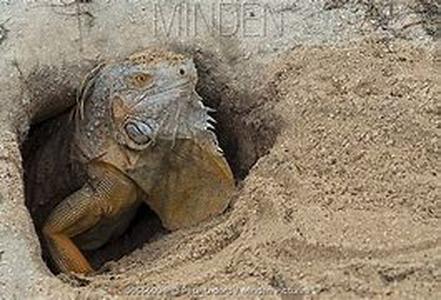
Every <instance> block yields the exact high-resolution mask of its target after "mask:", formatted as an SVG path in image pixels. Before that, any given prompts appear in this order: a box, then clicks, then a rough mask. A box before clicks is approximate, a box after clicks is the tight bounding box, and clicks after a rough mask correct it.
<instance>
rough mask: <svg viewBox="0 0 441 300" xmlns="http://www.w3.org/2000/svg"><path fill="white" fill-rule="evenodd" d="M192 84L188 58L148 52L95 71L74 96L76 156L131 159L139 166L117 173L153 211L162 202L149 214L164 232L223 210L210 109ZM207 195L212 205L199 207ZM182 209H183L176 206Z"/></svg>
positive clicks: (221, 164) (223, 178) (221, 162)
mask: <svg viewBox="0 0 441 300" xmlns="http://www.w3.org/2000/svg"><path fill="white" fill-rule="evenodd" d="M196 82H197V71H196V68H195V65H194V63H193V60H192V58H191V57H188V56H186V55H183V54H177V53H174V52H169V51H165V50H157V49H150V50H144V51H141V52H138V53H135V54H133V55H131V56H129V57H128V58H126V59H123V60H120V61H115V62H109V63H106V64H103V65H100V66H98V67H97V68H96V69H95V70H93V71H92V72H91V73H90V75H89V76H88V78H86V80H85V83H84V84H83V86H82V89H81V93H80V97H79V105H78V113H77V140H78V142H77V143H78V144H80V148H82V149H81V150H82V153H83V155H84V156H86V158H87V159H88V160H93V159H96V158H98V157H102V156H105V159H106V162H107V163H109V162H110V163H112V164H114V165H115V166H117V167H118V168H120V169H123V168H124V167H121V166H124V164H125V162H123V163H121V160H124V159H125V158H126V157H127V158H128V161H130V157H132V158H133V157H136V158H135V159H132V160H134V161H138V162H139V163H137V164H135V166H134V167H133V168H131V169H130V171H127V170H125V171H127V174H129V176H133V177H134V180H135V181H136V182H137V183H138V184H139V185H140V186H141V187H142V186H148V188H146V189H147V190H148V191H147V192H148V193H149V192H151V193H152V195H153V198H155V199H156V200H154V201H157V202H155V203H156V204H153V206H155V205H159V204H158V203H159V202H161V201H162V202H161V204H160V205H161V208H160V209H159V208H158V209H157V210H161V212H159V215H160V217H162V220H163V221H164V220H167V219H169V220H171V221H170V222H169V224H171V225H170V226H169V227H170V228H177V227H181V224H184V223H191V222H190V221H192V220H191V218H192V217H193V219H194V220H195V221H197V219H202V217H203V216H204V215H208V214H213V213H212V212H210V211H214V212H216V211H219V210H220V209H221V208H222V207H223V208H225V205H226V203H227V202H225V201H226V200H223V198H225V195H223V192H222V189H223V188H226V189H227V190H231V189H232V187H234V179H233V176H232V173H231V170H230V168H229V166H228V164H227V162H226V160H225V158H224V157H223V154H222V152H221V150H220V148H219V146H218V142H217V138H216V136H215V134H214V132H213V131H212V129H213V125H212V123H213V122H214V120H213V119H212V118H211V117H210V116H209V112H210V110H211V109H210V108H207V107H205V106H204V105H203V103H202V101H201V100H202V99H201V97H200V96H199V95H198V94H197V92H196V90H195V87H196ZM115 145H117V146H115ZM115 147H116V148H115ZM120 153H123V155H120ZM165 153H167V154H165ZM128 164H130V163H128ZM171 165H173V166H171ZM152 170H154V171H152ZM172 177H173V178H174V179H173V180H172V179H171V178H172ZM201 177H204V178H203V179H201ZM157 178H168V179H167V180H164V181H163V182H167V184H165V185H161V184H162V183H158V182H156V181H155V183H153V180H157ZM183 178H186V179H183ZM179 180H180V182H179ZM204 180H205V181H204ZM169 181H173V182H171V183H170V182H169ZM152 186H154V187H155V190H154V191H151V190H152ZM210 186H212V188H211V187H210ZM210 195H213V197H214V198H216V201H214V202H216V203H217V204H216V205H217V206H216V207H215V206H213V208H212V209H211V210H210V208H209V207H204V205H205V204H204V201H209V199H204V198H207V197H210ZM184 198H185V200H184ZM167 199H168V200H167ZM175 199H176V200H175ZM188 199H190V200H188ZM158 201H159V202H158ZM167 201H169V202H167ZM185 201H187V202H185ZM192 201H193V202H192ZM214 202H213V203H214ZM164 203H167V204H164ZM182 203H188V205H187V206H186V207H185V208H183V207H181V208H176V207H177V206H176V205H178V204H179V205H181V204H182ZM153 208H154V209H155V207H153ZM204 210H205V211H204ZM177 215H180V216H181V217H179V218H178V217H177ZM178 219H182V220H183V221H182V222H181V221H177V220H178ZM166 222H167V221H166ZM172 224H175V225H172Z"/></svg>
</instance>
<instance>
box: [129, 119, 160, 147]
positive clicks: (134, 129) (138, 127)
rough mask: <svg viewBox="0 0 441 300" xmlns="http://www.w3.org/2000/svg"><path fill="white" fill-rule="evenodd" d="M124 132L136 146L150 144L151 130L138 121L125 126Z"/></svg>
mask: <svg viewBox="0 0 441 300" xmlns="http://www.w3.org/2000/svg"><path fill="white" fill-rule="evenodd" d="M125 130H126V132H127V135H128V136H129V138H130V139H131V140H132V141H134V142H135V143H136V144H138V145H145V144H147V143H148V142H150V136H151V135H152V133H153V132H152V128H151V127H150V126H149V125H147V124H146V123H143V122H140V121H130V122H128V123H127V124H126V126H125Z"/></svg>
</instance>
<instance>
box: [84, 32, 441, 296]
mask: <svg viewBox="0 0 441 300" xmlns="http://www.w3.org/2000/svg"><path fill="white" fill-rule="evenodd" d="M437 59H438V60H435V58H434V57H433V56H431V54H430V53H428V52H427V51H423V50H421V49H418V48H415V47H413V46H411V45H409V44H406V43H390V44H387V43H384V42H382V41H376V40H368V41H364V42H363V43H361V44H354V45H350V46H346V47H341V48H325V47H314V48H311V47H300V48H297V49H295V50H294V51H291V52H290V53H287V54H285V55H282V56H281V57H280V60H279V61H278V62H277V63H275V64H274V65H273V66H271V68H270V69H269V70H268V77H267V78H266V89H267V91H266V92H267V93H266V94H265V97H262V98H260V99H257V100H255V101H253V102H254V104H255V105H258V106H259V109H258V110H259V113H255V114H253V115H242V117H241V118H240V122H244V123H245V124H249V123H252V124H253V128H254V130H256V134H259V132H260V131H259V130H260V127H261V126H267V125H263V124H261V121H262V120H264V119H265V118H266V117H268V116H269V115H271V116H272V117H273V118H277V119H278V122H277V123H278V124H277V125H274V126H276V127H278V128H273V134H276V135H277V138H276V139H275V140H274V143H273V144H272V145H266V147H268V146H270V147H269V149H268V151H267V153H265V154H262V155H261V157H260V158H259V159H258V160H257V162H256V163H255V164H254V165H253V166H252V168H251V169H250V170H249V174H248V175H247V176H246V177H245V178H244V179H243V180H240V182H239V184H238V191H237V194H236V195H235V197H234V199H233V202H232V205H231V207H230V208H229V209H228V211H227V212H226V213H225V214H224V215H223V216H221V217H218V218H216V219H214V220H212V221H210V222H207V223H205V224H202V225H200V226H198V227H196V228H192V229H189V230H180V231H178V232H175V233H170V234H161V235H160V236H158V237H157V238H156V239H153V241H151V242H149V243H148V244H146V245H144V246H143V247H142V248H141V249H139V250H136V251H135V252H133V253H132V254H130V255H128V256H125V257H124V258H122V259H121V260H119V261H118V262H116V263H113V264H111V265H110V266H109V268H110V270H109V271H108V272H105V273H104V274H101V275H98V276H95V277H92V278H87V279H85V282H83V284H84V285H85V286H83V287H80V288H78V289H79V291H80V293H81V294H83V295H84V294H87V293H90V292H91V291H97V290H98V291H105V292H106V293H109V294H112V295H121V294H122V295H125V294H130V295H138V296H139V295H141V296H145V295H149V294H160V295H164V294H173V295H178V296H179V295H181V296H188V295H194V294H196V295H198V294H199V295H206V294H210V293H213V294H219V295H224V296H231V295H242V296H247V295H251V294H257V295H259V294H264V295H267V296H269V295H275V294H277V295H278V297H282V296H283V295H284V293H293V294H298V295H314V294H319V295H320V296H324V297H326V296H329V297H335V296H338V297H369V298H371V297H382V296H391V297H397V298H399V297H403V296H404V297H422V298H429V297H434V298H435V297H436V295H440V294H441V284H440V283H441V277H440V276H441V273H440V269H441V244H440V243H441V181H440V178H439V176H441V160H440V155H441V136H440V134H441V127H440V126H441V112H440V102H439V99H440V96H441V86H440V84H439V83H440V79H441V69H440V68H439V63H440V61H439V58H437ZM223 101H225V102H226V103H223V104H222V105H223V106H224V107H229V105H231V104H229V103H228V99H225V98H224V99H223ZM243 101H245V100H243ZM236 106H237V104H236ZM224 109H225V108H224ZM237 114H239V116H240V113H236V115H235V116H234V118H239V116H238V115H237ZM236 120H237V119H236ZM231 130H233V132H235V134H236V135H237V136H240V134H241V130H243V129H242V127H240V126H238V127H235V128H233V129H231ZM276 132H277V133H276ZM265 142H266V143H268V142H269V141H268V139H265V138H264V137H263V136H262V137H261V139H255V140H252V141H251V142H250V141H248V142H243V143H249V144H248V145H247V147H245V148H247V149H253V148H258V147H259V146H262V145H260V143H265ZM250 151H252V150H250ZM236 163H237V162H236ZM282 298H283V297H282Z"/></svg>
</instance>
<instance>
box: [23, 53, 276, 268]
mask: <svg viewBox="0 0 441 300" xmlns="http://www.w3.org/2000/svg"><path fill="white" fill-rule="evenodd" d="M194 57H195V62H196V65H197V67H198V72H199V76H200V79H199V83H198V86H197V90H198V92H199V94H200V95H201V96H202V97H203V98H204V101H205V102H206V104H207V105H209V106H211V107H213V108H215V109H216V110H217V111H216V112H215V113H214V115H213V116H214V117H215V119H216V120H217V122H218V123H217V126H216V132H217V135H218V138H219V143H220V145H221V148H222V149H223V150H224V152H225V156H226V158H227V160H228V162H229V163H230V165H231V168H232V170H233V173H234V175H235V177H236V180H237V181H238V183H239V182H240V181H241V180H243V179H244V178H245V177H246V175H247V174H248V172H249V170H250V169H251V167H252V166H253V165H254V163H255V162H256V161H257V159H258V158H259V157H261V156H262V155H264V154H266V153H267V152H268V151H269V149H270V148H271V147H272V145H273V144H274V141H275V138H276V136H277V134H278V132H279V128H280V126H279V124H278V122H277V118H276V117H275V116H273V114H272V113H271V111H269V110H267V109H264V108H262V107H263V106H264V105H261V104H262V103H263V102H265V101H267V100H268V97H266V96H256V95H250V93H248V92H244V91H237V90H234V89H233V88H232V87H231V86H230V84H229V83H228V80H227V79H228V78H225V77H222V76H219V74H221V73H220V72H219V70H218V69H217V65H216V63H217V62H216V61H215V59H214V58H213V57H212V56H210V55H209V54H206V53H196V54H195V56H194ZM222 78H225V80H223V79H222ZM42 80H44V79H42ZM73 95H75V91H72V90H71V91H68V92H66V97H73ZM270 98H271V97H270ZM73 102H74V99H72V102H71V103H73ZM70 110H71V108H69V109H67V110H66V111H65V112H63V113H60V114H58V115H56V116H54V117H51V118H50V119H46V120H44V121H41V122H39V123H38V124H34V125H33V126H31V129H30V131H29V134H28V137H27V139H26V141H25V142H24V143H23V145H22V149H21V151H22V156H23V165H24V180H25V191H26V205H27V207H28V209H29V211H30V214H31V216H32V219H33V221H34V225H35V227H36V231H37V234H38V236H39V238H40V243H41V245H42V253H43V259H44V260H45V261H46V262H47V264H48V266H49V267H50V269H51V270H52V271H54V273H56V272H57V271H56V269H55V267H54V265H53V263H52V262H51V260H50V259H49V256H48V252H47V248H46V245H45V242H44V240H43V239H42V235H41V228H42V225H43V223H44V221H45V220H46V218H47V216H48V215H49V213H50V212H51V211H52V210H53V208H54V207H55V206H56V205H57V204H58V203H59V202H60V201H61V200H62V199H64V198H65V197H67V196H68V195H70V194H71V193H73V192H74V191H76V190H77V189H79V188H80V187H81V186H82V185H83V183H84V181H85V178H86V177H85V175H84V171H83V170H82V167H81V166H79V165H78V164H77V163H75V162H73V161H72V160H71V159H70V158H69V157H66V155H65V154H63V147H64V146H63V145H66V144H67V143H68V140H69V138H70V135H71V134H72V133H73V130H71V129H69V130H67V131H65V132H64V133H63V134H62V135H60V134H56V132H57V131H58V130H59V128H60V127H65V124H66V122H67V121H68V119H69V118H70ZM54 136H58V138H59V139H60V140H58V141H56V140H54ZM48 143H49V144H48ZM43 145H46V146H44V147H43ZM42 149H44V150H42ZM64 152H65V151H64ZM63 155H64V157H63ZM166 233H167V230H166V229H165V228H164V227H163V226H162V225H161V221H160V220H159V218H158V216H157V215H156V214H155V213H154V212H153V211H152V210H151V209H149V207H148V206H147V205H145V204H143V205H142V206H141V207H140V208H139V210H138V211H137V214H136V216H135V218H134V219H133V221H132V222H131V224H130V226H129V228H128V229H127V230H126V232H125V233H124V234H122V235H121V236H120V237H118V238H116V239H113V240H111V241H109V242H108V243H107V244H106V245H104V246H102V247H101V248H99V249H97V250H93V251H83V253H84V254H85V255H86V257H87V258H88V259H89V261H90V262H91V264H92V266H93V267H94V268H95V269H99V268H100V267H101V266H102V265H103V264H104V263H105V262H107V261H112V260H117V259H119V258H121V257H122V256H124V255H127V254H129V253H131V252H132V251H134V250H135V249H137V248H140V247H141V246H142V245H143V244H144V243H147V242H150V241H152V240H155V239H159V238H161V237H162V236H163V235H164V234H166Z"/></svg>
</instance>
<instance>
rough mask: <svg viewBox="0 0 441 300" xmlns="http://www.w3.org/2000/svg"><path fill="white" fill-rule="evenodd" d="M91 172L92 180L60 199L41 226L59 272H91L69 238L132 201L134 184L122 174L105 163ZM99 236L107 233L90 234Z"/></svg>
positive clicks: (118, 211)
mask: <svg viewBox="0 0 441 300" xmlns="http://www.w3.org/2000/svg"><path fill="white" fill-rule="evenodd" d="M94 172H95V173H96V174H95V175H96V177H95V176H93V178H95V179H93V180H90V181H89V182H88V183H86V184H85V185H84V186H83V187H82V188H81V189H80V190H78V191H76V192H75V193H73V194H72V195H70V196H69V197H67V198H66V199H64V200H63V201H62V202H61V203H60V204H59V205H58V206H57V207H56V208H55V209H54V210H53V212H52V213H51V214H50V216H49V218H48V219H47V221H46V223H45V225H44V227H43V234H44V236H45V238H46V240H47V243H48V247H49V251H50V253H51V256H52V258H53V260H54V262H55V264H56V265H57V267H58V268H59V269H60V271H62V272H74V273H82V274H88V273H91V272H93V271H94V270H93V268H92V267H91V265H90V264H89V262H88V261H87V259H86V258H85V257H84V255H83V254H82V253H81V251H80V249H79V247H78V246H77V245H75V243H74V242H73V241H72V238H74V237H75V236H77V235H79V234H81V233H84V232H86V231H88V230H89V229H91V228H92V227H94V226H95V225H97V224H98V223H99V222H100V221H102V220H104V219H106V218H112V216H115V215H118V214H119V213H120V212H121V211H123V210H124V209H126V208H128V207H130V206H131V205H133V204H134V203H135V202H136V198H137V197H136V194H137V190H136V186H135V184H134V183H133V182H132V181H131V180H130V179H128V178H127V177H126V176H125V175H123V174H122V173H120V172H118V171H117V170H115V169H113V168H112V167H109V166H106V165H104V166H102V165H100V166H99V167H98V168H95V169H94ZM95 234H96V233H95ZM103 237H104V238H105V239H107V238H108V237H109V234H107V233H106V234H99V233H98V234H96V235H94V236H93V238H96V239H98V240H99V239H102V238H103ZM103 242H105V241H103ZM98 244H100V242H98ZM79 246H81V245H79Z"/></svg>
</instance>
